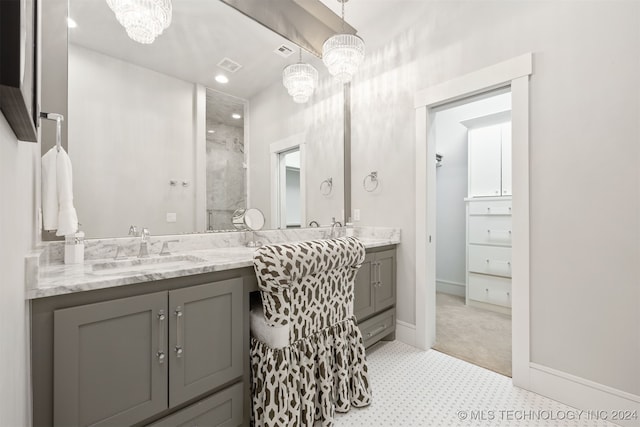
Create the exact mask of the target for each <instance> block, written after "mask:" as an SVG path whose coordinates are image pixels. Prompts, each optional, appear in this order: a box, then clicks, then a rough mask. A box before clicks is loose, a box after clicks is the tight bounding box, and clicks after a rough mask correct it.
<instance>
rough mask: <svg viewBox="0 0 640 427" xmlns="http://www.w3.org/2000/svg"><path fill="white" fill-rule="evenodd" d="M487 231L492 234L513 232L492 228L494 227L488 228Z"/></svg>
mask: <svg viewBox="0 0 640 427" xmlns="http://www.w3.org/2000/svg"><path fill="white" fill-rule="evenodd" d="M487 233H489V234H491V233H508V234H511V230H492V229H490V228H489V229H487Z"/></svg>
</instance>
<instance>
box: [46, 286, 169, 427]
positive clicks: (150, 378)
mask: <svg viewBox="0 0 640 427" xmlns="http://www.w3.org/2000/svg"><path fill="white" fill-rule="evenodd" d="M166 310H167V294H166V292H159V293H154V294H148V295H142V296H136V297H129V298H123V299H118V300H113V301H108V302H102V303H97V304H88V305H83V306H79V307H73V308H68V309H61V310H56V311H55V312H54V337H55V339H54V397H53V402H54V403H53V404H54V411H53V412H54V413H53V416H54V425H56V426H124V425H132V424H135V423H136V422H138V421H141V420H144V419H145V418H148V417H150V416H153V415H155V414H156V413H158V412H161V411H162V410H164V409H166V408H167V378H168V371H167V369H168V360H167V358H166V357H165V355H166V354H167V340H166V334H167V320H168V319H167V317H168V316H166Z"/></svg>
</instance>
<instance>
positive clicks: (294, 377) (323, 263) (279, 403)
mask: <svg viewBox="0 0 640 427" xmlns="http://www.w3.org/2000/svg"><path fill="white" fill-rule="evenodd" d="M364 257H365V249H364V246H363V245H362V242H360V241H359V240H358V239H357V238H355V237H343V238H338V239H331V240H312V241H307V242H299V243H290V244H280V245H269V246H264V247H261V248H260V249H258V250H257V251H256V253H255V256H254V260H253V262H254V268H255V271H256V274H257V276H258V287H259V288H260V291H261V296H262V304H263V310H264V316H265V319H266V321H267V323H268V324H270V325H289V346H287V347H284V348H281V349H273V348H271V347H269V345H267V344H265V343H263V342H261V341H259V340H257V339H256V338H255V337H252V338H251V375H252V395H253V401H252V417H253V423H254V425H255V426H258V427H262V426H269V427H271V426H313V425H314V423H315V422H316V421H319V422H321V424H322V425H323V426H331V425H332V424H333V418H334V415H335V412H336V411H338V412H347V411H348V410H349V409H350V407H351V406H356V407H361V406H366V405H368V404H369V403H370V402H371V387H370V385H369V377H368V370H367V363H366V359H365V352H364V344H363V341H362V335H361V334H360V330H359V329H358V327H357V325H356V320H355V318H354V316H353V294H354V281H355V276H356V273H357V272H358V269H359V268H360V265H361V264H362V262H363V261H364Z"/></svg>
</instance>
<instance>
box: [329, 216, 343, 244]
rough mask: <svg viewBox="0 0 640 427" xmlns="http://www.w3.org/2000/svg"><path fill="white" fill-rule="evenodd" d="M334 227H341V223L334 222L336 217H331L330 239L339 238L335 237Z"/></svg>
mask: <svg viewBox="0 0 640 427" xmlns="http://www.w3.org/2000/svg"><path fill="white" fill-rule="evenodd" d="M336 227H342V223H341V222H340V221H336V217H335V216H334V217H332V218H331V238H332V239H333V238H334V237H339V236H337V235H336V232H335V230H336ZM337 234H340V232H339V231H338V233H337Z"/></svg>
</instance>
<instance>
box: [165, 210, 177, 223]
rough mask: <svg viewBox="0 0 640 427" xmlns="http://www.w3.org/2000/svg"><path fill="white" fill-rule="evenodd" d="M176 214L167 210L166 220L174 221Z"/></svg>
mask: <svg viewBox="0 0 640 427" xmlns="http://www.w3.org/2000/svg"><path fill="white" fill-rule="evenodd" d="M177 219H178V215H176V213H175V212H167V222H176V221H177Z"/></svg>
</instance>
